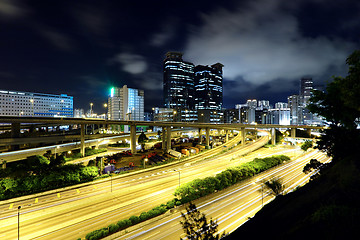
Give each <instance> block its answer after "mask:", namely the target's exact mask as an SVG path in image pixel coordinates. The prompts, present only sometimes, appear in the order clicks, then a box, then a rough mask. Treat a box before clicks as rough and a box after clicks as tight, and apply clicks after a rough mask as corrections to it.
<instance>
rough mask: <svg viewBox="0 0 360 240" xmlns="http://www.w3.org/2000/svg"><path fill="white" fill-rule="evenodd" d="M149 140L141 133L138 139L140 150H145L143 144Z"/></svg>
mask: <svg viewBox="0 0 360 240" xmlns="http://www.w3.org/2000/svg"><path fill="white" fill-rule="evenodd" d="M148 140H149V138H148V137H147V136H146V135H145V133H144V132H142V133H141V134H140V136H139V138H138V143H139V144H141V148H142V149H143V150H144V149H145V143H146V142H147V141H148Z"/></svg>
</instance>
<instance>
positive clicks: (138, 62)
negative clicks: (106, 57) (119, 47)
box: [111, 52, 147, 75]
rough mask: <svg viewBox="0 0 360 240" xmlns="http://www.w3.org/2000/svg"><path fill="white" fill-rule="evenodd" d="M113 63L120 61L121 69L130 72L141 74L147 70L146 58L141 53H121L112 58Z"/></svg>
mask: <svg viewBox="0 0 360 240" xmlns="http://www.w3.org/2000/svg"><path fill="white" fill-rule="evenodd" d="M111 62H113V63H120V65H121V69H122V70H123V71H125V72H128V73H130V74H135V75H136V74H140V73H144V72H145V71H146V70H147V62H146V61H145V58H144V57H143V56H141V55H139V54H133V53H128V52H126V53H119V54H117V55H116V56H115V57H113V58H112V59H111Z"/></svg>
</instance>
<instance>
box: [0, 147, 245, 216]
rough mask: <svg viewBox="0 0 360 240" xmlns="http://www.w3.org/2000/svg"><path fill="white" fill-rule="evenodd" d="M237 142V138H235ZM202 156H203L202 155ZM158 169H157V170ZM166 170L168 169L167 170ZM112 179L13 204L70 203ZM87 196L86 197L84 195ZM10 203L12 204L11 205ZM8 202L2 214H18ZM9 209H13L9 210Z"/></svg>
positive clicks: (102, 186)
mask: <svg viewBox="0 0 360 240" xmlns="http://www.w3.org/2000/svg"><path fill="white" fill-rule="evenodd" d="M235 142H236V140H235ZM249 147H251V146H247V148H249ZM245 149H246V148H245ZM206 156H207V155H204V156H203V157H206ZM200 158H201V156H200ZM167 168H168V169H169V168H171V167H167ZM155 171H156V170H155ZM165 171H166V170H165ZM147 174H148V173H147V172H146V173H140V174H138V176H139V177H138V179H141V178H142V177H148V175H147ZM120 179H122V180H123V182H127V181H132V180H133V179H134V176H125V177H122V178H120ZM110 181H112V182H113V183H114V184H118V183H117V182H118V181H121V180H119V178H114V179H113V180H110V179H108V181H106V182H101V183H96V184H91V186H90V185H89V186H85V187H81V188H76V189H71V190H63V191H59V192H56V193H54V194H50V195H47V196H41V197H37V198H34V199H29V200H25V201H22V202H15V203H11V204H12V205H16V206H22V209H23V211H24V210H25V209H26V208H28V207H32V206H34V205H35V204H36V206H37V207H40V205H41V204H44V203H46V204H47V206H52V205H51V203H53V202H56V204H58V202H60V203H61V202H62V203H68V202H69V200H70V199H71V198H74V197H75V199H74V200H78V199H79V197H78V196H80V195H81V196H86V195H87V193H88V195H87V196H90V197H91V196H93V195H94V192H98V193H99V194H102V193H104V192H106V191H103V190H99V191H95V190H96V189H97V188H99V189H103V188H106V187H107V186H109V185H110V184H109V183H110ZM74 192H76V194H74ZM83 198H85V197H83ZM11 204H10V205H11ZM10 205H8V204H6V205H5V204H3V205H2V206H0V207H2V210H3V211H2V212H1V213H2V214H5V215H6V216H11V215H10V213H9V212H12V214H13V215H14V214H17V212H16V210H15V208H10V207H9V206H10ZM8 210H12V211H8ZM2 217H4V216H3V215H0V219H1V218H2Z"/></svg>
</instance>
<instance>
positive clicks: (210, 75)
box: [194, 63, 224, 111]
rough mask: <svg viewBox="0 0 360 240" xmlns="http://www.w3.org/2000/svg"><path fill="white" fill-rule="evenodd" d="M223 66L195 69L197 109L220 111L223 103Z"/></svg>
mask: <svg viewBox="0 0 360 240" xmlns="http://www.w3.org/2000/svg"><path fill="white" fill-rule="evenodd" d="M223 66H224V65H222V64H221V63H216V64H214V65H211V67H210V66H203V65H198V66H196V67H195V69H194V72H195V109H197V110H199V109H209V110H216V111H220V110H221V108H222V103H223V86H222V80H223V78H222V67H223Z"/></svg>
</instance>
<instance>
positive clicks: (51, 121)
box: [0, 117, 323, 161]
mask: <svg viewBox="0 0 360 240" xmlns="http://www.w3.org/2000/svg"><path fill="white" fill-rule="evenodd" d="M0 124H1V126H2V127H3V129H11V130H10V131H11V136H10V137H8V138H2V139H0V146H1V145H7V146H12V147H13V149H14V150H16V149H18V147H17V146H19V145H21V144H24V143H33V142H34V143H35V142H37V143H42V142H44V143H46V142H49V141H59V140H60V141H61V140H64V141H65V140H69V141H73V142H75V143H72V144H73V146H74V144H75V145H76V147H78V148H80V152H81V153H82V155H84V153H85V147H86V146H87V144H91V143H96V141H98V142H99V139H100V141H102V140H101V137H100V138H99V137H95V136H91V135H90V136H89V135H85V128H86V126H87V125H99V126H100V125H101V126H105V128H107V126H110V125H128V126H130V135H129V138H130V148H131V151H132V153H136V126H157V127H161V128H162V129H163V134H164V136H165V137H163V138H162V141H163V143H162V146H163V149H164V150H165V151H167V150H169V149H170V148H171V133H172V131H173V129H174V128H193V129H198V131H199V136H201V135H202V134H203V131H202V130H205V131H204V132H205V136H206V138H205V139H206V140H205V146H206V147H209V144H210V130H211V129H218V130H223V131H224V132H225V136H226V140H227V139H228V135H229V131H230V130H234V129H236V130H239V131H240V132H241V136H242V141H241V142H242V144H244V143H245V139H246V131H248V130H250V129H266V130H270V131H271V139H272V143H273V144H275V129H277V128H289V129H291V137H296V136H295V132H296V129H297V128H301V129H307V130H309V131H310V130H311V129H322V128H323V127H316V126H306V125H304V126H297V125H274V124H239V123H232V124H215V123H195V122H156V121H116V120H105V119H85V118H47V117H41V118H40V117H0ZM31 124H39V126H42V125H57V126H60V125H63V126H74V125H76V126H78V127H79V128H80V135H66V134H65V133H64V135H62V136H53V137H51V136H48V137H38V138H26V137H22V135H21V129H23V128H24V127H29V126H32V125H31ZM5 126H6V127H5ZM86 137H88V138H99V139H97V140H95V141H93V142H92V141H90V140H89V141H87V142H86ZM55 151H56V149H55ZM8 155H9V154H8ZM8 155H6V154H5V153H1V154H0V161H4V160H5V161H6V159H5V158H7V157H6V156H8ZM9 160H10V159H9ZM10 161H16V160H15V159H13V160H10Z"/></svg>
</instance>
